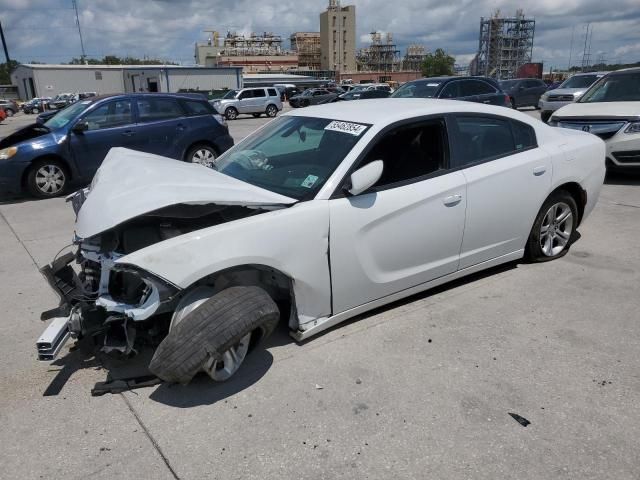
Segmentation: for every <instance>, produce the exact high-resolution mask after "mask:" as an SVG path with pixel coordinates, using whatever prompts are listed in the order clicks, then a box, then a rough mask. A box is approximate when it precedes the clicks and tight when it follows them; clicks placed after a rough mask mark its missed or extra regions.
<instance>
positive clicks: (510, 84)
mask: <svg viewBox="0 0 640 480" xmlns="http://www.w3.org/2000/svg"><path fill="white" fill-rule="evenodd" d="M518 81H519V80H503V81H501V82H500V88H502V89H503V90H509V89H511V88H513V87H515V86H516V84H517V83H518Z"/></svg>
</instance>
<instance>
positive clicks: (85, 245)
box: [37, 191, 265, 361]
mask: <svg viewBox="0 0 640 480" xmlns="http://www.w3.org/2000/svg"><path fill="white" fill-rule="evenodd" d="M86 194H87V192H86V191H79V192H77V193H76V194H75V195H73V196H71V197H70V198H69V200H70V201H71V203H72V206H73V208H74V210H75V211H76V212H77V211H78V210H79V209H80V207H81V206H82V203H83V200H84V198H85V196H86ZM264 211H265V210H261V209H259V208H247V207H242V206H233V205H226V206H221V205H216V204H210V205H184V204H179V205H172V206H169V207H164V208H161V209H159V210H157V211H154V212H149V213H148V214H145V215H142V216H140V217H136V218H134V219H131V220H129V221H127V222H125V223H123V224H122V225H119V226H117V227H115V228H112V229H109V230H107V231H105V232H103V233H101V234H98V235H96V236H93V237H91V238H89V239H79V238H77V239H76V240H75V241H74V244H75V245H76V251H75V252H69V253H67V254H65V255H63V256H61V257H59V258H56V259H55V260H54V261H53V262H52V263H51V264H50V265H47V266H45V267H43V268H42V269H41V270H40V272H41V273H42V274H43V275H44V277H45V278H46V280H47V282H48V283H49V285H50V286H51V288H53V290H54V291H55V292H56V293H57V295H58V296H59V297H60V304H59V306H58V307H56V308H54V309H52V310H49V311H46V312H43V313H42V315H41V319H42V320H52V322H51V324H50V325H49V327H48V328H47V329H46V330H45V332H44V333H43V334H42V336H41V337H40V338H39V339H38V341H37V350H38V359H39V360H42V361H51V360H54V359H55V358H56V356H57V355H58V353H59V352H60V350H61V349H62V346H63V345H64V343H65V342H66V341H67V340H68V339H69V338H73V339H78V340H79V339H82V338H86V337H93V339H94V341H95V343H96V344H97V346H99V347H100V349H101V351H102V352H104V353H107V354H112V355H117V356H129V355H131V354H133V353H136V342H139V343H141V344H151V345H157V344H158V343H159V342H160V341H161V340H162V338H163V337H164V336H165V335H166V333H167V331H168V327H169V323H170V315H169V314H171V313H172V312H173V310H174V309H175V304H176V301H177V300H178V298H179V297H180V293H181V290H180V288H178V287H177V286H175V285H173V284H171V283H170V282H168V281H167V280H164V279H161V278H158V277H157V276H155V275H153V274H151V273H150V272H147V271H145V270H143V269H140V268H138V267H136V266H134V265H129V264H127V263H126V258H124V257H126V256H127V255H128V254H130V253H133V252H135V251H137V250H140V249H142V248H145V247H147V246H150V245H153V244H156V243H159V242H162V241H164V240H168V239H170V238H173V237H176V236H179V235H183V234H185V233H188V232H192V231H195V230H199V229H203V228H207V227H210V226H215V225H218V224H221V223H225V222H228V221H232V220H236V219H240V218H244V217H248V216H251V215H257V214H259V213H261V212H264ZM123 258H124V260H122V261H119V260H121V259H123ZM162 314H167V315H164V316H163V315H162Z"/></svg>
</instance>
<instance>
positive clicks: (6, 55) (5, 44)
mask: <svg viewBox="0 0 640 480" xmlns="http://www.w3.org/2000/svg"><path fill="white" fill-rule="evenodd" d="M0 38H2V48H4V56H5V58H6V59H7V68H8V67H9V63H11V59H10V58H9V50H7V41H6V40H5V39H4V32H3V31H2V22H0Z"/></svg>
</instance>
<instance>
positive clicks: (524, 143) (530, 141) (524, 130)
mask: <svg viewBox="0 0 640 480" xmlns="http://www.w3.org/2000/svg"><path fill="white" fill-rule="evenodd" d="M511 128H512V129H513V139H514V141H515V147H516V151H518V150H526V149H528V148H532V147H536V146H537V145H538V144H537V142H536V132H535V131H534V130H533V127H532V126H531V125H527V124H526V123H522V122H518V121H515V120H512V121H511Z"/></svg>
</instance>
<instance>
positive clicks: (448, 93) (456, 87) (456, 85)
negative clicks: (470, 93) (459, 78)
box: [440, 82, 460, 98]
mask: <svg viewBox="0 0 640 480" xmlns="http://www.w3.org/2000/svg"><path fill="white" fill-rule="evenodd" d="M459 96H460V82H449V83H447V84H446V85H445V86H444V88H443V89H442V92H440V98H458V97H459Z"/></svg>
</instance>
